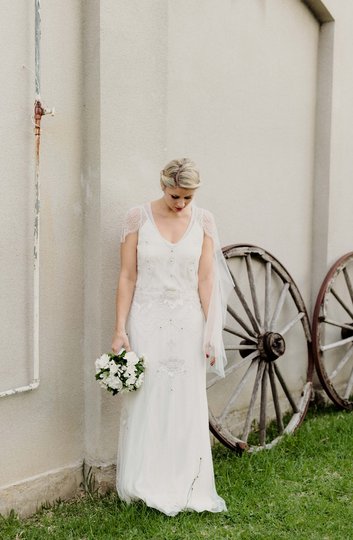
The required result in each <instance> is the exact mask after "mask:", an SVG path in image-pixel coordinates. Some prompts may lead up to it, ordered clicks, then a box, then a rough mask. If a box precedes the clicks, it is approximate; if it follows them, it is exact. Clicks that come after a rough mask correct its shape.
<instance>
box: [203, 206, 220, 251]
mask: <svg viewBox="0 0 353 540" xmlns="http://www.w3.org/2000/svg"><path fill="white" fill-rule="evenodd" d="M201 224H202V228H203V230H204V232H205V234H207V236H210V237H211V238H212V239H213V241H214V245H215V246H216V244H217V243H218V244H219V238H218V233H217V227H216V223H215V220H214V217H213V214H211V212H209V211H208V210H204V209H202V213H201Z"/></svg>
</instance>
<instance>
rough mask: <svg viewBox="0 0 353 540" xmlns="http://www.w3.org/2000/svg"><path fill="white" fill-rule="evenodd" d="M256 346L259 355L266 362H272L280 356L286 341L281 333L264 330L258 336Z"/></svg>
mask: <svg viewBox="0 0 353 540" xmlns="http://www.w3.org/2000/svg"><path fill="white" fill-rule="evenodd" d="M258 348H259V351H260V355H261V357H262V358H263V359H264V360H265V361H266V362H274V361H275V360H277V358H279V357H280V356H282V355H283V354H284V352H285V350H286V343H285V341H284V339H283V336H281V334H277V333H276V332H266V333H265V334H264V335H263V336H261V337H260V338H259V344H258Z"/></svg>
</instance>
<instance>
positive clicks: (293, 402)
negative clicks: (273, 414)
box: [273, 364, 298, 413]
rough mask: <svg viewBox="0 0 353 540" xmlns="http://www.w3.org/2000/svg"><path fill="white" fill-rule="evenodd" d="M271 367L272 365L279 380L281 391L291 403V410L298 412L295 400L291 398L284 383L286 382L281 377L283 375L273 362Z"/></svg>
mask: <svg viewBox="0 0 353 540" xmlns="http://www.w3.org/2000/svg"><path fill="white" fill-rule="evenodd" d="M273 367H274V370H275V373H276V375H277V379H278V380H279V382H280V385H281V386H282V388H283V391H284V393H285V394H286V396H287V399H288V401H289V403H290V404H291V407H292V409H293V412H295V413H297V412H298V407H297V406H296V404H295V401H294V399H293V398H292V396H291V393H290V392H289V390H288V387H287V385H286V383H285V381H284V379H283V377H282V375H281V372H280V370H279V369H278V366H276V364H274V365H273Z"/></svg>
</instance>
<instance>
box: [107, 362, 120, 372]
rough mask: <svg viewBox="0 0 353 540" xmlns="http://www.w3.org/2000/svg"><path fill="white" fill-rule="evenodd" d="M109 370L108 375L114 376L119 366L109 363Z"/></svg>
mask: <svg viewBox="0 0 353 540" xmlns="http://www.w3.org/2000/svg"><path fill="white" fill-rule="evenodd" d="M109 369H110V373H111V374H112V375H115V374H116V373H118V371H119V366H118V365H117V364H116V363H115V362H112V361H110V362H109Z"/></svg>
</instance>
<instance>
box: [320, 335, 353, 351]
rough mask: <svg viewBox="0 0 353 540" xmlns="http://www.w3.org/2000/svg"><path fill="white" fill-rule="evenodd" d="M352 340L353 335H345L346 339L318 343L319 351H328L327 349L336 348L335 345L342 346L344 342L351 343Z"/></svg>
mask: <svg viewBox="0 0 353 540" xmlns="http://www.w3.org/2000/svg"><path fill="white" fill-rule="evenodd" d="M352 341H353V336H350V337H347V338H346V339H340V340H339V341H335V343H329V345H320V349H321V351H328V350H329V349H336V347H342V346H343V345H346V343H351V342H352Z"/></svg>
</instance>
